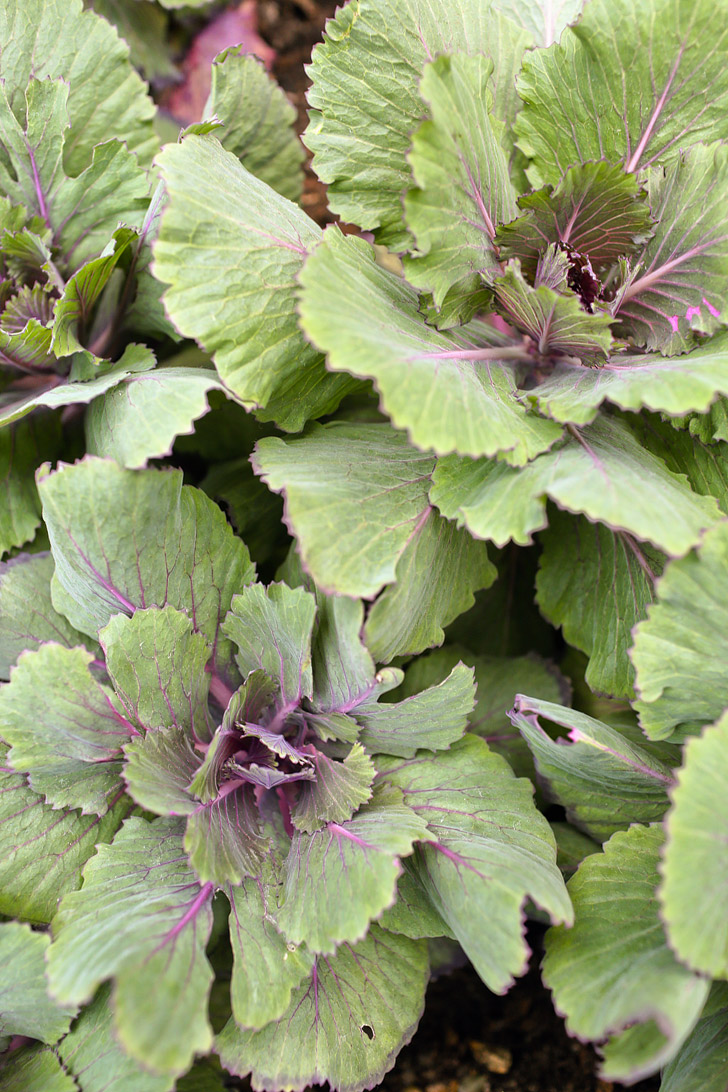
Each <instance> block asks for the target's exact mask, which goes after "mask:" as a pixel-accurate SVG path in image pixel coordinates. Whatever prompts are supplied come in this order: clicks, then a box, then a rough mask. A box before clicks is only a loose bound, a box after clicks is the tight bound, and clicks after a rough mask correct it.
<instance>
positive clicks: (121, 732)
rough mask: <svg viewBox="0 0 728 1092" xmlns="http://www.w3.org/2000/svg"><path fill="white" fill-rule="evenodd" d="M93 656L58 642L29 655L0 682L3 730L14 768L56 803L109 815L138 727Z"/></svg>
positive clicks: (36, 790)
mask: <svg viewBox="0 0 728 1092" xmlns="http://www.w3.org/2000/svg"><path fill="white" fill-rule="evenodd" d="M92 662H93V653H91V652H89V651H87V649H85V648H66V647H64V646H63V645H57V644H53V643H49V644H44V645H41V646H40V648H38V649H37V650H36V651H29V652H23V653H21V655H20V657H19V659H18V663H17V665H16V666H15V667H14V668H13V669H12V671H11V673H10V682H9V683H7V684H6V685H5V686H3V687H2V688H0V735H2V738H3V739H4V740H5V742H6V743H9V744H10V745H11V750H10V753H9V755H8V758H9V761H10V764H11V766H12V767H13V768H14V769H16V770H18V771H20V772H25V771H27V772H28V779H29V781H30V785H31V788H32V789H33V790H34V791H35V792H37V793H40V794H41V795H42V796H44V797H45V799H46V801H47V802H48V803H49V804H53V805H54V806H55V807H66V808H81V811H82V813H83V814H86V813H87V812H94V813H95V814H96V815H101V814H102V813H103V812H104V811H105V810H106V806H107V801H108V797H109V795H110V794H111V793H113V792H115V791H118V789H119V788H120V781H119V775H120V772H121V766H120V759H121V757H122V754H121V748H122V746H123V745H124V743H126V741H127V740H128V739H129V738H130V737H131V735H132V734H133V733H134V728H133V727H132V725H131V724H129V722H128V721H126V720H125V719H124V717H123V715H122V713H121V710H120V707H119V706H118V705H117V703H116V701H115V700H114V696H113V693H112V692H111V691H109V690H108V689H107V688H106V687H103V686H101V685H100V684H99V683H98V682H96V680H95V679H94V677H93V675H92V674H91V672H90V670H89V666H90V665H91V663H92Z"/></svg>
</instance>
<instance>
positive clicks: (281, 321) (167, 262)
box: [154, 135, 356, 431]
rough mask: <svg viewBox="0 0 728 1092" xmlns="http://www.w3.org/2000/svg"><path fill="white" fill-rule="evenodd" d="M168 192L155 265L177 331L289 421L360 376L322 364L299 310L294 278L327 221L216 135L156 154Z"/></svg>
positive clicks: (231, 380)
mask: <svg viewBox="0 0 728 1092" xmlns="http://www.w3.org/2000/svg"><path fill="white" fill-rule="evenodd" d="M159 166H160V170H161V172H162V175H163V178H164V181H165V184H166V188H167V194H168V202H167V206H166V208H165V209H164V211H163V214H162V221H161V226H160V231H159V237H158V239H157V242H156V244H155V246H154V274H155V276H156V277H157V278H158V279H159V280H161V281H164V282H165V283H166V284H168V285H170V287H169V288H168V289H167V291H166V293H165V297H164V300H165V307H166V310H167V313H168V315H169V317H170V318H171V319H172V321H173V322H174V324H175V326H176V327H177V329H178V330H179V332H180V333H182V334H184V335H185V336H186V337H194V338H195V339H196V340H197V341H198V343H199V344H200V345H201V346H202V347H203V348H204V349H205V351H206V352H208V353H210V355H211V356H212V357H213V359H214V361H215V366H216V368H217V370H218V373H219V375H220V378H221V379H222V381H223V382H224V383H225V384H226V386H228V387H229V388H230V390H232V391H233V393H234V394H235V395H236V397H238V398H239V399H240V400H241V401H242V402H246V403H248V404H250V405H251V406H258V407H260V408H261V409H262V410H264V412H263V413H262V414H261V415H260V416H261V417H262V419H264V420H268V421H270V420H275V421H276V422H277V424H278V425H280V427H281V428H285V429H289V430H291V431H295V430H298V429H300V428H302V426H303V425H304V423H305V422H306V421H307V420H308V419H309V418H310V417H320V416H321V415H322V414H325V413H330V412H331V411H332V410H334V409H336V407H337V406H338V404H339V402H340V401H341V399H342V398H343V396H344V394H346V393H347V392H348V391H349V390H352V389H353V388H354V387H355V386H356V384H354V383H353V382H352V380H350V379H347V378H343V377H340V376H331V375H329V374H328V373H327V372H326V369H325V367H324V362H323V359H322V357H321V355H320V354H319V353H317V352H316V351H315V350H314V349H312V348H311V347H310V346H308V345H307V344H306V342H305V341H304V338H303V336H302V334H301V331H300V330H299V329H298V323H297V319H296V295H295V287H296V278H297V276H298V273H299V271H300V268H301V264H302V261H303V258H304V257H305V254H306V252H307V251H308V250H309V249H310V248H311V247H312V246H313V245H314V244H315V243H316V242H317V241H318V239H319V238H320V237H321V231H320V229H319V228H318V227H317V225H316V224H315V223H314V221H313V220H311V219H309V217H308V216H306V214H305V213H303V212H302V211H301V210H300V209H299V208H297V207H296V206H295V205H293V204H292V203H291V202H290V201H288V200H287V199H286V198H284V197H281V196H280V195H279V194H276V193H275V192H274V191H272V190H271V189H270V187H269V186H267V185H266V184H265V183H264V182H261V181H260V180H259V179H257V178H255V176H254V175H252V174H250V173H249V172H248V171H246V170H245V168H244V167H243V166H242V165H241V163H240V161H239V160H238V159H237V157H236V156H234V155H233V154H232V153H231V152H227V151H225V149H224V148H223V147H222V146H221V144H220V142H219V141H218V140H216V138H215V137H214V136H194V135H192V136H188V137H186V138H185V140H184V141H183V142H182V143H181V144H176V145H175V144H169V145H167V147H166V148H165V149H164V151H163V152H162V154H161V155H160V157H159Z"/></svg>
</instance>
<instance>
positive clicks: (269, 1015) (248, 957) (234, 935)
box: [227, 879, 314, 1028]
mask: <svg viewBox="0 0 728 1092" xmlns="http://www.w3.org/2000/svg"><path fill="white" fill-rule="evenodd" d="M227 893H228V898H229V899H230V944H231V947H232V950H233V972H232V980H231V983H230V998H231V1001H232V1008H233V1017H234V1019H235V1022H236V1024H237V1025H238V1027H241V1028H262V1027H265V1025H266V1024H268V1023H270V1021H271V1020H278V1019H279V1018H280V1017H281V1016H282V1015H283V1013H284V1012H285V1011H286V1009H287V1008H288V1005H289V1002H290V999H291V993H292V992H293V990H295V988H296V987H297V986H298V984H299V983H300V982H301V980H302V979H303V978H306V977H307V975H309V974H310V972H311V965H312V963H313V960H314V957H313V955H312V954H310V953H309V952H307V951H306V949H305V948H301V947H298V948H297V947H296V946H295V945H293V944H289V943H287V941H286V938H285V937H284V936H283V934H282V933H281V932H280V930H279V929H278V926H277V924H276V921H275V910H276V906H275V895H276V891H275V888H270V887H268V886H266V885H264V884H263V883H261V881H260V880H257V879H246V880H243V882H242V884H241V885H240V886H239V887H229V888H228V889H227Z"/></svg>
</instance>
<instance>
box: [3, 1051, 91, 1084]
mask: <svg viewBox="0 0 728 1092" xmlns="http://www.w3.org/2000/svg"><path fill="white" fill-rule="evenodd" d="M0 1092H78V1085H77V1084H76V1082H75V1081H74V1079H73V1078H72V1077H70V1076H69V1075H68V1074H67V1073H66V1072H65V1071H64V1070H63V1068H62V1066H61V1063H60V1062H59V1061H58V1058H57V1057H56V1055H55V1053H54V1052H53V1051H52V1050H50V1049H49V1048H48V1047H38V1046H35V1047H30V1049H28V1050H24V1051H23V1052H22V1053H21V1054H20V1055H19V1056H18V1058H17V1060H15V1059H14V1060H13V1064H12V1065H11V1066H5V1068H4V1069H3V1070H2V1072H0Z"/></svg>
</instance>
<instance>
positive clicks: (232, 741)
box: [186, 724, 240, 804]
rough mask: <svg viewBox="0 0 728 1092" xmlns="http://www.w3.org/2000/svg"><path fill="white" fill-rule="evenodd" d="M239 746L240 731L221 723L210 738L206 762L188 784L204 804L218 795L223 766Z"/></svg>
mask: <svg viewBox="0 0 728 1092" xmlns="http://www.w3.org/2000/svg"><path fill="white" fill-rule="evenodd" d="M239 748H240V733H239V732H238V731H236V730H235V729H233V728H226V727H225V726H224V724H223V725H221V726H220V727H219V728H218V729H217V731H216V732H215V734H214V736H213V737H212V739H211V740H210V744H209V746H208V748H207V751H206V752H205V759H204V762H202V763H201V765H200V766H199V768H198V769H197V770H196V772H195V774H194V777H193V778H192V779H191V780H190V783H189V785H187V786H186V787H187V790H188V792H191V793H193V794H194V795H195V796H196V797H197V799H198V800H201V801H202V803H203V804H209V803H211V802H212V801H213V800H214V799H215V798H216V797H217V793H218V789H219V786H220V775H221V773H222V769H223V766H224V765H225V763H226V762H227V761H228V760H229V759H231V758H232V756H233V755H234V754H235V752H236V751H237V750H238V749H239Z"/></svg>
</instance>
